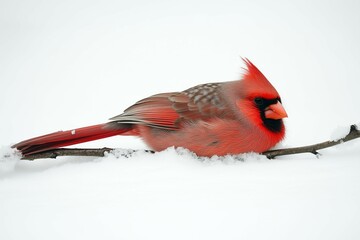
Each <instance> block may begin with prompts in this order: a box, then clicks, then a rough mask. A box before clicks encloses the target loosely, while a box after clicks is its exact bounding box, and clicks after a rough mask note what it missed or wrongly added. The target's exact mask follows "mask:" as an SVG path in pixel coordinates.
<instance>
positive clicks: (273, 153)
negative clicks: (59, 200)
mask: <svg viewBox="0 0 360 240" xmlns="http://www.w3.org/2000/svg"><path fill="white" fill-rule="evenodd" d="M359 137H360V131H359V129H358V127H357V126H356V125H351V126H350V131H349V133H348V134H347V135H346V136H345V137H343V138H340V139H338V140H333V141H326V142H322V143H317V144H313V145H308V146H303V147H295V148H284V149H275V150H269V151H266V152H263V153H262V154H263V155H265V156H266V157H267V158H269V159H274V158H275V157H277V156H283V155H293V154H299V153H312V154H315V155H318V154H319V153H318V150H321V149H324V148H329V147H332V146H335V145H338V144H342V143H344V142H347V141H351V140H354V139H356V138H359ZM113 150H115V149H114V148H57V149H53V150H49V151H46V152H41V153H35V154H31V155H28V156H25V157H23V158H22V160H35V159H41V158H57V157H61V156H93V157H103V156H105V153H106V152H110V151H113ZM131 151H132V152H138V151H144V150H131ZM145 151H146V152H150V153H154V151H152V150H145Z"/></svg>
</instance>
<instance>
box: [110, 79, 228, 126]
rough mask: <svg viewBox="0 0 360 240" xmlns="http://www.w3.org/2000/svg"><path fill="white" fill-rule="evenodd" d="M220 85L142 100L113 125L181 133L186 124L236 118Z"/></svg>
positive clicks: (162, 94)
mask: <svg viewBox="0 0 360 240" xmlns="http://www.w3.org/2000/svg"><path fill="white" fill-rule="evenodd" d="M220 86H221V84H220V83H210V84H202V85H198V86H196V87H193V88H189V89H187V90H185V91H183V92H172V93H161V94H157V95H153V96H151V97H148V98H145V99H142V100H140V101H138V102H137V103H135V104H134V105H132V106H131V107H129V108H127V109H126V110H125V111H124V113H122V114H121V115H118V116H115V117H113V118H111V119H110V120H111V121H112V123H114V122H115V123H128V124H142V125H147V126H150V127H156V128H162V129H168V130H177V129H179V128H180V126H181V124H183V123H184V122H193V121H196V120H200V119H202V120H206V119H209V118H213V117H219V118H233V117H234V115H233V113H232V112H231V111H229V108H228V107H227V105H226V101H225V100H224V99H222V98H221V94H220V91H219V90H220Z"/></svg>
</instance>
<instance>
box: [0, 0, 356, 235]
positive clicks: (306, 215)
mask: <svg viewBox="0 0 360 240" xmlns="http://www.w3.org/2000/svg"><path fill="white" fill-rule="evenodd" d="M359 10H360V4H359V3H358V2H357V1H350V0H349V1H333V2H329V1H323V0H316V1H304V0H301V1H300V0H299V1H298V0H296V1H275V2H274V1H262V0H260V1H200V0H192V1H187V0H184V1H181V2H179V1H178V2H171V1H156V0H155V1H133V2H132V1H111V0H109V1H97V0H95V1H84V0H75V1H68V0H65V1H58V2H56V3H55V2H50V1H46V2H44V1H36V0H34V1H24V0H19V1H0V16H1V17H0V29H1V33H2V37H1V38H0V52H1V54H0V66H1V68H0V112H1V124H0V133H1V135H0V146H1V148H0V239H29V240H30V239H36V240H41V239H76V238H78V239H89V240H90V239H100V238H101V239H360V230H359V227H358V226H359V225H360V205H359V202H360V186H359V185H360V181H359V180H360V174H359V172H360V160H359V156H360V147H359V146H360V145H359V144H360V140H358V139H357V140H354V141H351V142H347V143H344V144H341V145H338V146H336V147H333V148H330V149H325V150H321V151H320V153H321V155H320V156H319V157H318V158H316V157H315V156H314V155H312V154H300V155H293V156H283V157H279V158H277V159H276V160H267V159H266V158H264V156H260V155H257V154H253V153H249V154H245V155H241V156H226V157H220V158H219V157H216V156H214V157H212V158H198V157H196V156H195V155H194V154H192V153H190V152H188V151H187V150H185V149H174V148H169V149H167V150H166V151H163V152H160V153H155V154H151V153H146V152H143V151H138V152H136V153H129V151H127V150H116V151H114V152H112V153H109V154H108V155H107V156H106V157H103V158H94V157H62V158H59V159H56V160H55V159H42V160H36V161H23V160H20V156H19V155H18V153H16V152H15V151H14V150H13V149H11V148H10V147H9V146H10V145H12V144H14V143H16V142H19V141H21V140H24V139H27V138H30V137H34V136H38V135H41V134H46V133H50V132H54V131H58V130H60V129H64V130H67V129H75V128H77V127H83V126H87V125H92V124H98V123H102V122H106V121H107V119H108V118H110V117H113V116H115V115H118V114H120V113H121V112H122V111H123V110H124V109H126V108H127V107H128V106H130V105H131V104H133V103H134V102H136V101H137V100H140V99H142V98H144V97H147V96H149V95H152V94H156V93H161V92H169V91H178V90H184V89H187V88H189V87H192V86H195V85H197V84H200V83H208V82H218V81H227V80H234V79H238V78H239V76H240V75H241V73H242V70H241V67H243V66H244V65H243V63H242V61H241V58H240V57H247V58H249V59H250V60H251V61H252V62H253V63H254V64H255V65H256V66H258V67H259V69H260V70H261V71H262V72H263V73H264V74H265V76H267V77H268V79H269V80H270V81H271V82H272V84H273V85H274V86H275V87H276V88H277V90H278V91H279V93H280V94H281V97H282V102H283V104H284V107H285V109H286V111H287V113H288V115H289V118H288V119H286V121H285V123H286V127H287V134H286V138H285V139H284V141H283V142H282V143H281V144H279V146H283V147H294V146H301V145H306V144H314V143H317V142H321V141H326V140H333V139H337V138H340V137H342V136H343V135H346V134H347V133H348V130H349V127H350V125H351V124H354V123H359V120H360V111H359V108H358V106H359V105H360V100H359V97H358V95H359V94H358V89H359V85H360V84H359V83H360V82H359V79H360V68H359V66H360V45H359V44H358V43H359V42H360V28H359V23H360V15H359V14H358V13H359ZM319 16H321V17H319ZM338 126H340V127H338ZM79 147H98V148H101V147H114V148H129V149H147V147H146V146H145V145H144V144H143V143H142V142H141V141H140V140H139V139H136V138H131V137H114V138H109V139H105V140H101V141H94V142H91V143H87V144H83V145H80V146H79Z"/></svg>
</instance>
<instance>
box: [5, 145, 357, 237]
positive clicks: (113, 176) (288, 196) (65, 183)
mask: <svg viewBox="0 0 360 240" xmlns="http://www.w3.org/2000/svg"><path fill="white" fill-rule="evenodd" d="M359 153H360V152H359V149H358V147H355V148H353V149H351V150H346V151H341V152H339V151H335V150H333V151H331V150H329V151H326V152H325V153H324V155H323V156H322V157H320V158H319V159H316V158H315V157H308V156H302V157H298V158H281V159H279V160H267V159H266V158H264V156H259V155H257V154H246V155H243V156H241V157H237V158H234V157H231V156H227V157H224V158H221V159H217V158H216V157H213V158H211V159H206V158H202V159H198V158H196V156H194V155H192V154H191V153H189V152H187V151H186V150H183V149H179V150H175V149H173V148H170V149H167V150H165V151H163V152H160V153H155V154H151V153H146V152H136V153H133V154H131V156H129V154H128V152H127V151H126V150H124V151H121V150H119V151H117V152H116V153H111V154H109V155H108V156H107V157H104V158H63V159H59V160H37V161H34V162H29V161H21V162H20V163H18V164H17V165H16V167H15V169H14V171H13V172H12V173H11V174H9V173H8V174H7V175H6V176H5V177H3V178H2V180H1V182H0V196H2V198H1V205H0V212H1V213H2V214H1V218H0V221H1V222H0V226H1V228H2V231H1V233H0V235H1V236H2V239H22V238H24V237H25V236H26V238H28V239H48V238H51V239H66V238H69V237H70V238H79V239H98V238H100V237H102V238H106V239H169V238H171V239H219V238H222V239H242V238H244V239H288V238H289V237H290V238H291V239H339V238H341V239H356V238H357V237H358V236H360V230H359V228H358V226H359V224H360V219H359V214H360V208H359V204H358V203H359V200H360V191H359V189H360V181H359V180H360V177H359V174H358V173H359V170H360V161H359V160H358V159H356V158H354V157H352V156H353V155H354V154H357V155H358V154H359ZM339 157H341V161H339ZM241 159H244V160H241Z"/></svg>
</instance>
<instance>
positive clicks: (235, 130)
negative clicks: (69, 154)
mask: <svg viewBox="0 0 360 240" xmlns="http://www.w3.org/2000/svg"><path fill="white" fill-rule="evenodd" d="M244 62H245V64H246V69H245V73H244V74H243V76H242V79H241V80H237V81H229V82H220V83H207V84H201V85H197V86H195V87H192V88H189V89H187V90H185V91H182V92H169V93H160V94H156V95H153V96H150V97H148V98H145V99H142V100H140V101H138V102H136V103H135V104H134V105H132V106H130V107H129V108H127V109H126V110H125V111H124V112H123V113H122V114H120V115H118V116H115V117H113V118H111V119H110V121H109V122H108V123H104V124H98V125H93V126H88V127H83V128H78V129H72V130H68V131H60V132H55V133H51V134H47V135H44V136H39V137H35V138H31V139H28V140H25V141H22V142H20V143H17V144H15V145H14V146H13V147H14V148H17V149H18V150H19V151H20V152H21V153H22V154H23V156H27V155H30V154H34V153H40V152H44V151H48V150H51V149H55V148H59V147H64V146H69V145H73V144H77V143H83V142H88V141H93V140H97V139H101V138H107V137H112V136H116V135H126V136H139V137H140V138H142V139H143V140H144V141H145V143H146V144H147V145H148V146H149V147H151V148H152V149H153V150H155V151H162V150H164V149H166V148H168V147H171V146H174V147H184V148H187V149H189V150H191V151H193V152H194V153H196V154H197V155H198V156H213V155H218V156H221V155H227V154H239V153H245V152H257V153H261V152H264V151H266V150H268V149H270V148H272V147H273V146H275V145H276V144H277V143H278V142H279V141H281V140H282V139H283V138H284V135H285V127H284V123H283V118H286V117H287V113H286V111H285V109H284V107H283V106H282V102H281V98H280V95H279V93H278V92H277V91H276V89H275V88H274V87H273V86H272V85H271V83H270V82H269V81H268V80H267V79H266V77H265V76H264V75H263V74H262V73H261V72H260V71H259V70H258V68H257V67H256V66H255V65H254V64H252V63H251V62H250V61H249V60H248V59H244Z"/></svg>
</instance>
